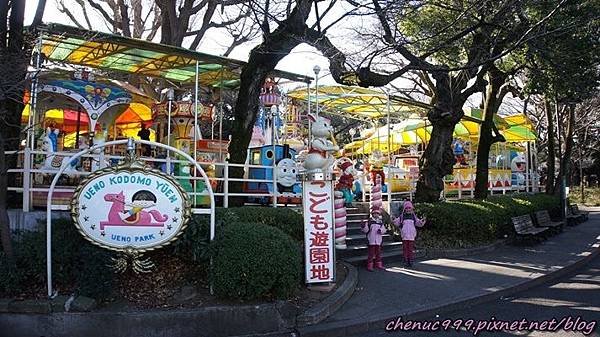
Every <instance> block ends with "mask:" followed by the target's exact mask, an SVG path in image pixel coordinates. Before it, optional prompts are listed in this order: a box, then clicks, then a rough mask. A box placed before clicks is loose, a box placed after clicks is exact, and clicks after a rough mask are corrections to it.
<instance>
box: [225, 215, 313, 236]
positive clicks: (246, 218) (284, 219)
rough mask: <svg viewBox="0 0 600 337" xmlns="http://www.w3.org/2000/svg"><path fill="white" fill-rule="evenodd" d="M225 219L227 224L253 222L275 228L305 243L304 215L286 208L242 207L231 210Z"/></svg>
mask: <svg viewBox="0 0 600 337" xmlns="http://www.w3.org/2000/svg"><path fill="white" fill-rule="evenodd" d="M226 216H228V218H225V219H223V220H224V221H226V223H231V222H252V223H260V224H263V225H268V226H273V227H276V228H279V229H281V230H282V231H283V232H284V233H286V234H287V235H289V236H291V237H292V238H293V239H295V240H297V241H300V242H302V241H304V218H303V217H302V214H300V213H298V212H296V211H294V210H292V209H290V208H286V207H278V208H273V207H240V208H230V209H229V213H228V214H227V215H226Z"/></svg>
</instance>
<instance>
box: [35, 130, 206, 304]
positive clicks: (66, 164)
mask: <svg viewBox="0 0 600 337" xmlns="http://www.w3.org/2000/svg"><path fill="white" fill-rule="evenodd" d="M128 143H129V144H134V145H135V144H142V145H149V146H157V147H160V148H164V149H166V150H168V151H173V152H175V153H176V154H179V155H180V156H182V157H183V158H184V159H185V160H187V161H188V162H189V163H193V164H194V166H195V168H196V170H198V172H200V174H201V175H202V179H203V180H204V183H205V184H206V189H207V191H208V196H209V198H210V200H211V202H210V241H212V240H214V238H215V195H214V192H213V190H212V187H211V185H210V180H209V179H208V176H207V175H206V173H205V172H204V170H203V169H202V166H200V164H198V162H196V161H194V158H192V157H190V155H189V154H187V153H185V152H183V151H181V150H179V149H176V148H174V147H171V146H169V145H164V144H161V143H157V142H150V141H146V140H134V139H133V138H129V139H121V140H116V141H111V142H106V143H104V144H98V145H94V146H92V147H90V148H88V149H84V150H82V151H80V152H77V153H76V154H74V155H73V156H71V157H70V160H69V161H64V162H63V165H62V166H61V168H60V169H59V170H58V172H56V174H55V175H54V178H53V179H52V183H51V184H50V187H49V189H48V199H47V200H46V277H47V290H48V297H50V298H52V297H54V295H55V294H54V289H53V287H52V208H53V207H52V206H53V205H52V195H53V193H54V189H55V187H56V184H57V183H58V179H59V178H60V176H61V175H62V174H63V172H64V171H65V170H66V169H67V168H68V167H69V166H70V163H71V161H73V160H76V159H79V158H80V157H81V156H83V155H85V154H88V153H91V152H93V151H95V150H98V149H104V148H105V147H107V146H113V145H122V144H128Z"/></svg>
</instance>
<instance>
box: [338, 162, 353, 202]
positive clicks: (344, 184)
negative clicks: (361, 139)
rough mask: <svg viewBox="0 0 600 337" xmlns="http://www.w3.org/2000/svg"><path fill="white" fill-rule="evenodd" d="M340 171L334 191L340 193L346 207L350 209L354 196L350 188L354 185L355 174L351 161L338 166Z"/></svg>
mask: <svg viewBox="0 0 600 337" xmlns="http://www.w3.org/2000/svg"><path fill="white" fill-rule="evenodd" d="M339 167H340V169H341V170H342V175H341V176H340V179H339V180H338V183H337V185H336V186H335V189H336V190H338V191H340V192H342V194H343V196H344V200H345V204H346V207H350V206H351V204H352V200H353V199H354V196H353V195H352V187H353V185H354V176H355V175H356V174H357V172H356V169H355V168H354V165H353V164H352V162H351V161H349V160H348V161H344V162H342V163H341V164H340V165H339Z"/></svg>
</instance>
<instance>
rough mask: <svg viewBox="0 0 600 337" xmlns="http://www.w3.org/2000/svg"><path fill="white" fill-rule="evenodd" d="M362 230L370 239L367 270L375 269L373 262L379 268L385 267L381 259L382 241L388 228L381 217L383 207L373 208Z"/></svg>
mask: <svg viewBox="0 0 600 337" xmlns="http://www.w3.org/2000/svg"><path fill="white" fill-rule="evenodd" d="M362 231H363V232H364V233H366V234H367V240H368V241H369V248H368V253H369V255H368V257H367V270H368V271H373V264H375V267H376V268H377V269H385V268H384V267H383V261H382V259H381V242H382V237H383V234H385V232H386V229H385V225H384V224H383V218H382V217H381V209H379V208H373V209H372V210H371V218H370V219H369V221H368V222H363V224H362Z"/></svg>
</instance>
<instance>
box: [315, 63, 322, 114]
mask: <svg viewBox="0 0 600 337" xmlns="http://www.w3.org/2000/svg"><path fill="white" fill-rule="evenodd" d="M313 72H314V73H315V95H316V102H317V103H316V105H315V107H316V109H315V114H316V115H317V116H319V72H321V67H319V66H318V65H315V66H314V67H313Z"/></svg>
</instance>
